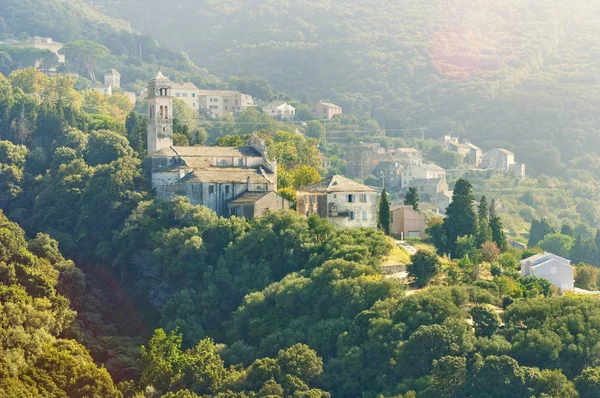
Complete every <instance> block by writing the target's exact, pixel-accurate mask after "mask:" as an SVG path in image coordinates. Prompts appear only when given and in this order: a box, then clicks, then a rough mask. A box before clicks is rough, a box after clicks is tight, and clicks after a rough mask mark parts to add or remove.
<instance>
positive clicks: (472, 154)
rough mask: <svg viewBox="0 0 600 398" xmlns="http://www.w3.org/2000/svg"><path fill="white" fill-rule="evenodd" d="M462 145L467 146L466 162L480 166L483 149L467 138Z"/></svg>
mask: <svg viewBox="0 0 600 398" xmlns="http://www.w3.org/2000/svg"><path fill="white" fill-rule="evenodd" d="M464 145H466V146H467V147H469V153H468V154H467V157H466V161H467V164H470V165H472V166H475V167H477V168H479V166H481V156H482V155H483V151H482V150H481V148H479V147H478V146H477V145H475V144H473V143H471V142H470V141H468V140H467V141H465V142H464Z"/></svg>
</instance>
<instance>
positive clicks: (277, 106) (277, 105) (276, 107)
mask: <svg viewBox="0 0 600 398" xmlns="http://www.w3.org/2000/svg"><path fill="white" fill-rule="evenodd" d="M263 113H264V114H265V115H269V116H271V117H273V118H275V119H293V118H294V115H295V114H296V108H294V107H293V106H291V105H290V104H288V103H287V102H274V103H271V104H269V105H267V106H265V107H264V108H263Z"/></svg>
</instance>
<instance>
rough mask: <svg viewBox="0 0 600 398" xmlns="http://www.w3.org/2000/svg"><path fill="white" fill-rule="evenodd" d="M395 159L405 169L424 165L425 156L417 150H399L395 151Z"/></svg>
mask: <svg viewBox="0 0 600 398" xmlns="http://www.w3.org/2000/svg"><path fill="white" fill-rule="evenodd" d="M393 159H394V160H397V161H398V162H400V164H401V165H402V166H404V167H406V166H410V165H416V166H420V165H421V164H422V163H423V154H422V153H421V151H419V150H418V149H415V148H398V149H396V150H395V151H394V154H393Z"/></svg>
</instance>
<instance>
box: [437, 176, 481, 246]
mask: <svg viewBox="0 0 600 398" xmlns="http://www.w3.org/2000/svg"><path fill="white" fill-rule="evenodd" d="M473 201H474V197H473V186H472V185H471V183H470V182H469V181H467V180H465V179H463V178H461V179H460V180H458V181H457V182H456V185H455V186H454V194H453V196H452V203H450V205H449V206H448V210H447V211H446V215H447V216H448V217H447V218H446V220H445V221H444V230H445V231H446V237H447V245H448V247H447V250H448V251H449V252H453V251H454V248H455V246H456V241H457V240H458V238H459V237H461V236H471V235H474V234H476V233H477V216H476V215H475V211H474V210H473Z"/></svg>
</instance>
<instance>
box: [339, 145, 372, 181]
mask: <svg viewBox="0 0 600 398" xmlns="http://www.w3.org/2000/svg"><path fill="white" fill-rule="evenodd" d="M378 148H379V144H365V143H362V142H360V143H358V144H348V145H346V147H345V152H346V176H348V177H350V178H360V179H365V178H367V177H368V176H370V175H371V171H372V170H373V158H374V157H375V151H376V150H377V149H378Z"/></svg>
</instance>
